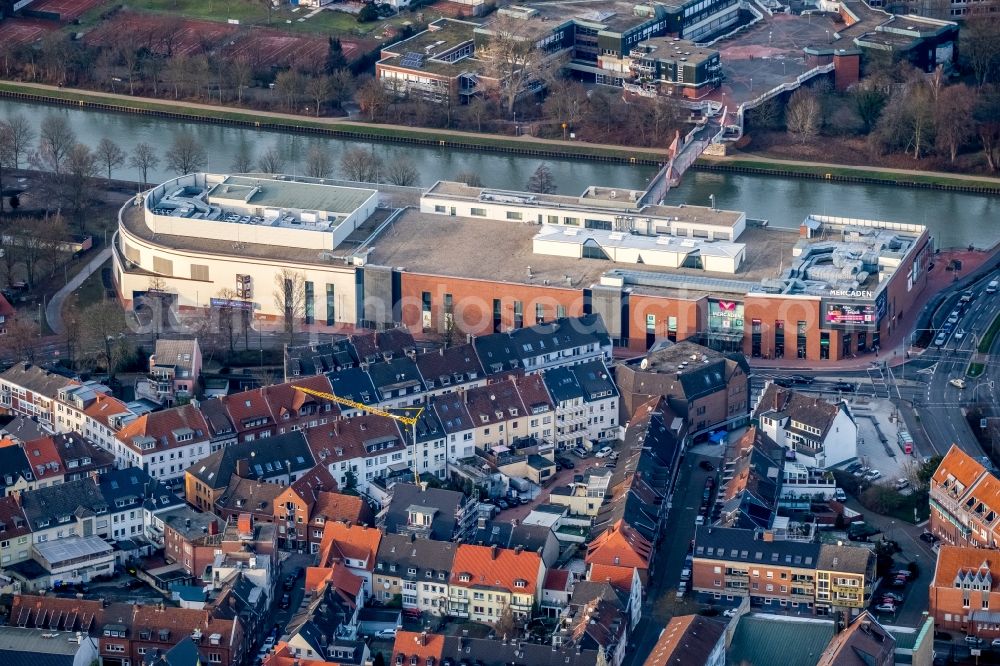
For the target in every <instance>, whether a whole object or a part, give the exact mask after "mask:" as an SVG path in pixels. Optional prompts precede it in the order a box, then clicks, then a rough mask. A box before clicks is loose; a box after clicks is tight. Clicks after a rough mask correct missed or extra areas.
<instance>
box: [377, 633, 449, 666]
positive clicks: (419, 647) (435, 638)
mask: <svg viewBox="0 0 1000 666" xmlns="http://www.w3.org/2000/svg"><path fill="white" fill-rule="evenodd" d="M442 654H444V636H442V635H441V634H428V633H417V632H415V631H397V632H396V642H395V643H394V644H393V646H392V661H391V662H390V663H391V664H395V663H396V662H397V661H398V657H397V655H403V663H404V664H409V663H410V659H411V658H412V657H416V658H417V663H418V664H420V666H424V664H427V663H428V661H427V659H428V657H433V658H434V663H435V664H440V663H441V656H442Z"/></svg>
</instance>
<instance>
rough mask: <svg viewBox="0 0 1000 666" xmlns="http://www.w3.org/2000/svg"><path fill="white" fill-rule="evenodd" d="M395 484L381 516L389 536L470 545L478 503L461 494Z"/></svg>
mask: <svg viewBox="0 0 1000 666" xmlns="http://www.w3.org/2000/svg"><path fill="white" fill-rule="evenodd" d="M425 486H426V484H424V485H421V486H416V485H413V484H412V483H395V484H393V486H392V488H391V489H390V491H389V492H390V497H389V499H388V501H387V502H386V503H385V504H384V505H383V508H382V511H381V512H380V513H379V515H378V526H379V527H380V528H381V529H383V530H384V531H385V532H386V534H401V535H404V536H414V537H416V538H418V539H431V540H434V541H452V542H456V543H457V542H461V541H468V540H469V539H470V537H471V536H472V534H473V532H474V531H475V529H476V524H477V519H478V516H479V503H478V502H477V501H475V500H474V499H472V498H471V497H467V496H466V495H464V494H463V493H461V492H457V491H454V490H447V489H445V488H428V487H425Z"/></svg>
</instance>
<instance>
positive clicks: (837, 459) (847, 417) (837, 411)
mask: <svg viewBox="0 0 1000 666" xmlns="http://www.w3.org/2000/svg"><path fill="white" fill-rule="evenodd" d="M754 418H755V419H756V420H757V421H758V423H759V424H760V429H761V430H763V431H764V433H765V434H767V436H768V437H770V438H771V439H772V440H773V441H775V442H776V443H778V444H779V445H781V446H783V447H784V448H786V449H787V450H788V451H790V452H791V453H790V454H789V455H792V454H794V456H795V461H796V462H798V463H800V464H802V465H805V466H806V467H810V468H820V469H824V468H828V467H832V466H834V465H838V464H840V463H842V462H844V461H845V460H850V459H851V458H856V457H857V455H858V426H857V424H856V423H855V422H854V417H852V416H851V412H850V410H849V409H848V408H847V403H846V402H837V403H834V402H828V401H826V400H823V399H821V398H817V397H815V396H807V395H806V394H804V393H797V392H795V391H792V390H790V389H786V388H783V387H781V386H778V385H777V384H774V383H771V384H769V385H768V386H767V388H766V389H764V392H763V393H761V396H760V400H758V401H757V405H756V407H755V408H754Z"/></svg>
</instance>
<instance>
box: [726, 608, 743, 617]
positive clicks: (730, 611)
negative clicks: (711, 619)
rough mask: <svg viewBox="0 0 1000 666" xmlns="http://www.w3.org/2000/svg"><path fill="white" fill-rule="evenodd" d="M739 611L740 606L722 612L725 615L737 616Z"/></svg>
mask: <svg viewBox="0 0 1000 666" xmlns="http://www.w3.org/2000/svg"><path fill="white" fill-rule="evenodd" d="M739 612H740V611H739V609H738V608H730V609H728V610H726V611H725V612H723V613H722V614H723V615H724V616H725V617H736V614H737V613H739Z"/></svg>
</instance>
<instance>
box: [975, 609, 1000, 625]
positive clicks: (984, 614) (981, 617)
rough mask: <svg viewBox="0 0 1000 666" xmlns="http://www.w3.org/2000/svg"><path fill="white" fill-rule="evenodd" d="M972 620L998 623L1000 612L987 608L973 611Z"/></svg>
mask: <svg viewBox="0 0 1000 666" xmlns="http://www.w3.org/2000/svg"><path fill="white" fill-rule="evenodd" d="M972 621H973V622H981V623H983V624H1000V612H997V611H987V610H977V611H973V613H972Z"/></svg>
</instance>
